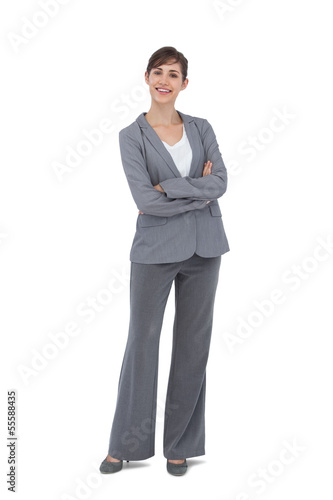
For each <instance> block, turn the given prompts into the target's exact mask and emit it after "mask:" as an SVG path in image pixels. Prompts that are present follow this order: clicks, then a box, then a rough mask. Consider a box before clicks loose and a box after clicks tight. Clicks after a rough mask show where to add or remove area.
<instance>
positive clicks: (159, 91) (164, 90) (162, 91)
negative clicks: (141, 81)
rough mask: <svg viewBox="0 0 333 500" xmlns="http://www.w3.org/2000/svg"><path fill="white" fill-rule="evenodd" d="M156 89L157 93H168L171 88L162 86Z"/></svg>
mask: <svg viewBox="0 0 333 500" xmlns="http://www.w3.org/2000/svg"><path fill="white" fill-rule="evenodd" d="M156 90H157V92H158V93H159V94H170V93H171V90H169V89H163V87H156Z"/></svg>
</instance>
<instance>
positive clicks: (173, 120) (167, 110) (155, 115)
mask: <svg viewBox="0 0 333 500" xmlns="http://www.w3.org/2000/svg"><path fill="white" fill-rule="evenodd" d="M145 118H146V119H147V121H148V122H149V123H150V125H151V126H154V127H156V126H159V125H160V126H163V127H168V126H170V125H176V124H178V123H181V121H182V120H181V118H180V116H179V114H178V113H177V111H176V109H175V107H174V104H173V103H170V104H164V105H163V104H162V105H160V104H158V103H156V102H155V101H152V103H151V106H150V110H149V111H148V113H146V115H145Z"/></svg>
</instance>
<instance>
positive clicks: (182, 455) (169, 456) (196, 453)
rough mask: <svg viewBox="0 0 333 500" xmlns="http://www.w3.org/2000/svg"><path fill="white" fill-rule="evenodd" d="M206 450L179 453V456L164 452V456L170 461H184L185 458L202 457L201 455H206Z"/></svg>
mask: <svg viewBox="0 0 333 500" xmlns="http://www.w3.org/2000/svg"><path fill="white" fill-rule="evenodd" d="M205 454H206V453H205V450H204V449H201V450H197V451H184V452H178V453H177V455H175V454H173V453H168V454H166V453H165V452H163V455H164V457H165V458H167V459H168V460H182V459H183V458H192V457H200V456H201V455H205Z"/></svg>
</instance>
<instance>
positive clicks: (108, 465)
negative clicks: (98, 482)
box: [99, 458, 123, 474]
mask: <svg viewBox="0 0 333 500" xmlns="http://www.w3.org/2000/svg"><path fill="white" fill-rule="evenodd" d="M122 467H123V461H122V460H121V461H120V462H108V461H107V460H106V458H105V459H104V460H103V462H102V463H101V465H100V468H99V470H100V472H102V474H112V473H113V472H118V471H120V470H121V469H122Z"/></svg>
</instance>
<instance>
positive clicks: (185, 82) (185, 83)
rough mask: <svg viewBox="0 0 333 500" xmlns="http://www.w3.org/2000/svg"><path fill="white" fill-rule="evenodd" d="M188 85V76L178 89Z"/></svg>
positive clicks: (183, 88)
mask: <svg viewBox="0 0 333 500" xmlns="http://www.w3.org/2000/svg"><path fill="white" fill-rule="evenodd" d="M187 85H188V78H185V80H184V82H183V83H182V87H181V89H180V90H185V89H186V87H187Z"/></svg>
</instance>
